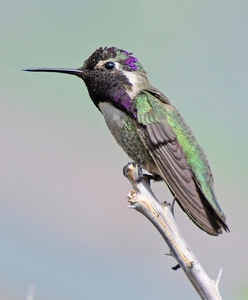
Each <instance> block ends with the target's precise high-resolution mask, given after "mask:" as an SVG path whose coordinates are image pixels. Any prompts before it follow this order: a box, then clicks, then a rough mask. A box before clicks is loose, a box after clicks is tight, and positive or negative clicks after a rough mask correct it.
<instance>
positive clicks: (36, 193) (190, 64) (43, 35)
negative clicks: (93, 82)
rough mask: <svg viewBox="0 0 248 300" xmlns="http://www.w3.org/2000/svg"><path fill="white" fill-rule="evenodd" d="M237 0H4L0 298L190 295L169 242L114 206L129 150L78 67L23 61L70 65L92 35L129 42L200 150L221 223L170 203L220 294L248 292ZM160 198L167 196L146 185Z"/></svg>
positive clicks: (92, 41)
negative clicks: (206, 224)
mask: <svg viewBox="0 0 248 300" xmlns="http://www.w3.org/2000/svg"><path fill="white" fill-rule="evenodd" d="M247 13H248V4H247V3H246V2H245V1H227V0H225V1H224V0H220V1H215V2H213V1H193V0H189V1H168V0H155V1H151V0H150V1H145V0H142V1H141V0H137V1H129V0H127V1H113V0H110V1H96V0H90V1H76V0H72V1H46V0H43V1H41V0H35V1H28V0H23V1H17V0H10V1H2V2H1V12H0V15H1V18H0V37H1V46H0V57H1V59H0V64H1V66H0V72H1V75H0V78H1V98H0V99H1V100H0V108H1V109H0V114H1V116H0V135H1V146H0V147H1V156H0V165H1V173H0V176H1V178H0V241H1V242H0V298H1V300H4V299H8V300H12V299H13V300H14V299H26V297H27V294H28V289H29V287H30V286H34V287H35V296H34V299H35V300H40V299H46V300H56V299H59V300H66V299H89V300H95V299H108V300H111V299H120V300H122V299H123V300H124V299H144V300H145V299H176V300H177V299H178V300H179V299H198V295H197V294H196V292H195V291H194V289H193V288H192V286H191V285H190V283H189V282H188V280H187V279H186V277H185V275H184V274H183V272H182V271H181V270H178V271H176V272H174V271H172V270H171V267H173V266H174V265H175V264H176V262H175V260H174V259H172V258H170V257H168V256H165V253H168V247H167V245H166V244H165V243H164V242H163V240H162V239H161V237H160V235H159V234H158V233H157V232H156V230H155V228H153V227H152V225H151V224H150V223H149V222H148V221H147V220H146V219H145V218H144V217H143V216H141V215H140V214H138V213H137V212H135V211H133V210H128V209H125V206H127V204H128V203H127V199H126V195H127V194H128V192H129V191H130V190H131V186H130V184H129V183H128V181H127V180H126V179H125V178H124V177H123V175H122V167H123V166H124V165H125V164H126V163H127V162H128V161H129V160H130V159H129V158H127V157H126V155H125V154H124V153H123V152H122V150H121V149H120V148H119V147H118V146H117V145H116V143H115V141H114V139H113V138H112V137H111V135H110V133H109V132H108V129H107V128H106V126H105V124H104V120H103V118H102V116H101V114H100V113H99V112H98V110H97V109H96V108H95V107H94V105H93V104H92V102H91V100H90V98H89V96H88V94H87V90H86V88H85V86H84V84H83V82H82V81H80V80H79V79H77V78H74V77H73V76H66V75H60V74H44V73H43V74H41V73H40V74H30V73H24V72H22V71H21V69H22V68H25V67H79V66H81V65H82V63H83V61H84V60H85V59H86V58H87V57H88V56H89V55H90V54H91V53H92V52H93V51H94V50H95V49H96V48H98V47H100V46H103V47H104V46H113V45H115V46H117V47H120V48H123V49H126V50H128V51H132V52H134V53H135V56H137V57H138V58H139V60H140V61H141V63H142V64H143V65H144V67H145V69H146V70H147V71H148V73H149V78H150V80H151V82H152V83H153V84H154V86H156V87H158V88H159V89H160V90H161V91H163V93H165V94H166V95H167V96H168V97H169V98H170V99H171V101H172V102H173V104H175V105H176V106H177V108H178V109H179V110H180V112H181V113H182V114H183V116H184V117H185V119H186V120H187V122H188V123H189V124H190V126H191V127H192V129H193V131H194V132H195V134H196V136H197V137H198V139H199V140H200V142H201V144H202V145H203V147H204V149H205V150H206V152H207V154H208V157H209V160H210V162H211V166H212V169H213V172H214V176H215V189H216V193H217V196H218V199H219V202H220V204H221V206H222V208H223V210H224V212H225V214H226V216H227V220H228V225H229V226H230V229H231V233H230V234H226V233H225V234H223V235H222V236H220V237H218V238H214V237H210V236H208V235H206V234H205V233H204V232H202V231H200V230H199V229H198V228H196V227H195V226H194V225H193V224H192V222H190V221H189V219H188V218H187V216H186V215H185V214H183V213H182V212H181V210H180V209H178V207H176V219H177V222H178V224H179V226H180V228H181V230H182V233H183V235H184V236H185V238H186V240H187V242H188V244H189V245H190V247H191V248H192V250H193V251H194V253H195V255H196V256H197V258H198V259H199V261H200V262H201V263H202V265H203V267H204V268H205V270H206V272H207V273H208V274H209V276H210V277H211V278H213V279H215V278H216V277H217V274H218V272H219V269H220V268H221V266H223V268H224V270H223V275H222V278H221V282H220V292H221V294H222V296H223V299H227V300H233V299H242V300H243V299H248V291H247V282H248V270H247V267H248V258H247V251H248V249H247V248H248V233H247V229H248V225H247V223H248V222H247V208H248V202H247V194H248V184H247V169H248V163H247V156H246V155H247V152H248V141H247V134H248V118H247V110H248V101H247V95H248V88H247V79H248V69H247V62H248V47H247V46H248V39H247V28H248V21H247ZM154 189H155V192H156V194H157V195H158V196H159V198H160V199H161V201H163V200H166V199H167V200H170V199H171V196H170V194H169V193H168V191H167V188H166V187H165V185H164V184H162V183H161V184H156V185H154Z"/></svg>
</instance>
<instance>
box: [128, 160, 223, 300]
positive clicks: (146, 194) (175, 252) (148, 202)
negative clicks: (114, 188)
mask: <svg viewBox="0 0 248 300" xmlns="http://www.w3.org/2000/svg"><path fill="white" fill-rule="evenodd" d="M123 173H124V176H126V177H127V178H128V179H129V181H130V182H131V184H132V187H133V190H132V191H131V192H130V193H129V195H128V201H129V203H130V207H132V208H134V209H135V210H137V211H139V212H140V213H142V214H143V215H144V216H145V217H147V218H148V219H149V221H150V222H151V223H152V224H153V225H154V226H155V227H156V228H157V230H158V231H159V232H160V234H161V235H162V237H163V238H164V240H165V241H166V243H167V245H168V246H169V249H170V253H171V255H172V256H173V257H174V258H175V259H176V260H177V262H178V264H179V265H180V267H181V268H182V269H183V271H184V272H185V274H186V276H187V277H188V279H189V280H190V282H191V283H192V285H193V286H194V288H195V289H196V291H197V292H198V294H199V295H200V297H201V299H205V300H221V299H222V298H221V296H220V294H219V290H218V283H219V279H220V275H221V274H219V276H218V278H217V280H216V282H215V281H214V280H212V279H210V278H209V277H208V275H207V274H206V272H205V271H204V269H203V268H202V267H201V265H200V263H199V262H198V261H197V259H196V257H195V256H194V254H193V252H192V251H191V250H190V248H189V246H188V245H187V244H186V242H185V240H184V239H183V237H182V235H181V234H180V232H179V228H178V226H177V224H176V222H175V219H174V216H173V213H172V211H173V206H171V204H169V203H166V202H165V203H160V202H159V201H158V200H157V199H156V197H155V195H154V193H153V192H152V190H151V188H150V186H149V185H148V184H147V181H146V180H145V179H144V177H143V174H142V170H141V168H140V166H139V165H138V164H136V163H129V164H128V165H127V166H125V167H124V169H123ZM176 267H177V266H176Z"/></svg>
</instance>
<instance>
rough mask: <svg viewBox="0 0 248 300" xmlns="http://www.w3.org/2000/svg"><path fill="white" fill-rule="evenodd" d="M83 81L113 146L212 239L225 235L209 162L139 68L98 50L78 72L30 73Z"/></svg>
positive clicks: (115, 51)
mask: <svg viewBox="0 0 248 300" xmlns="http://www.w3.org/2000/svg"><path fill="white" fill-rule="evenodd" d="M24 71H31V72H57V73H65V74H71V75H75V76H77V77H79V78H81V79H82V80H83V81H84V83H85V85H86V87H87V89H88V93H89V96H90V98H91V100H92V101H93V103H94V104H95V106H96V107H97V108H98V110H99V111H100V112H101V113H102V115H103V117H104V119H105V122H106V124H107V127H108V128H109V130H110V132H111V133H112V135H113V136H114V138H115V140H116V142H117V143H118V144H119V145H120V146H121V147H122V148H123V150H124V151H125V152H126V154H127V155H128V156H129V157H130V158H131V159H132V160H134V161H135V162H137V163H140V164H141V165H142V167H143V168H144V169H145V170H147V171H148V172H149V173H150V174H152V175H151V176H152V177H153V179H154V180H155V181H159V180H163V181H165V183H166V184H167V186H168V188H169V190H170V191H171V193H172V195H173V197H174V199H175V200H176V201H177V203H178V204H179V206H180V207H181V208H182V210H183V211H184V212H185V213H186V214H187V215H188V216H189V218H190V219H191V220H192V221H193V222H194V223H195V224H196V225H197V226H198V227H199V228H200V229H202V230H203V231H205V232H206V233H208V234H210V235H219V234H221V233H222V231H223V230H222V229H224V230H225V231H227V232H228V231H229V228H228V226H227V224H226V217H225V215H224V213H223V211H222V209H221V207H220V205H219V204H218V202H217V199H216V196H215V192H214V187H213V183H214V180H213V175H212V172H211V169H210V166H209V163H208V159H207V157H206V155H205V152H204V151H203V149H202V147H201V146H200V144H199V143H198V141H197V139H196V138H195V136H194V134H193V132H192V130H191V129H190V127H189V126H188V125H187V123H186V122H185V121H184V119H183V117H182V116H181V114H180V113H179V111H178V110H177V109H176V108H175V106H173V105H172V104H171V102H170V100H169V99H168V98H167V97H166V96H165V95H164V94H163V93H161V92H160V91H159V90H158V89H157V88H155V87H153V85H152V84H151V83H150V81H149V79H148V77H147V73H146V71H145V70H144V68H143V66H142V64H141V63H140V62H139V60H138V59H137V58H136V57H135V56H134V55H133V53H131V52H128V51H126V50H123V49H119V48H117V47H105V48H102V47H100V48H99V49H97V50H95V51H94V52H93V53H92V54H91V55H90V57H89V58H88V59H86V60H85V62H84V64H83V66H82V67H80V68H77V69H70V68H28V69H24Z"/></svg>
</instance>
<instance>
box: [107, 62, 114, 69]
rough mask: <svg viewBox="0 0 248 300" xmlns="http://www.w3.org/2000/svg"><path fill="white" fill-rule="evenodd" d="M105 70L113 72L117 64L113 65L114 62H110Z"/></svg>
mask: <svg viewBox="0 0 248 300" xmlns="http://www.w3.org/2000/svg"><path fill="white" fill-rule="evenodd" d="M105 68H106V69H107V70H113V69H114V68H115V63H113V62H112V61H108V62H107V63H106V64H105Z"/></svg>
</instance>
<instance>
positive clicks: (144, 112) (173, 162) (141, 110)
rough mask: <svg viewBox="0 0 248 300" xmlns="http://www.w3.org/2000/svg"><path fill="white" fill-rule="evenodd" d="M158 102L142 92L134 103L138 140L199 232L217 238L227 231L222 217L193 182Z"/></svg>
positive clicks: (185, 158)
mask: <svg viewBox="0 0 248 300" xmlns="http://www.w3.org/2000/svg"><path fill="white" fill-rule="evenodd" d="M160 97H161V95H160ZM160 100H161V99H157V98H156V97H155V96H154V91H153V95H151V94H149V93H148V92H147V91H145V92H143V93H141V94H139V96H138V97H137V98H136V99H135V101H136V107H137V116H138V121H139V123H138V124H137V132H138V134H139V136H140V139H141V140H142V142H143V143H144V145H145V146H146V148H147V149H148V150H149V152H150V154H151V156H152V157H153V159H154V162H155V163H156V165H157V167H158V169H159V170H160V175H161V176H162V178H163V179H164V180H165V181H166V183H167V184H168V186H169V188H170V190H171V191H172V193H173V195H174V196H175V198H176V200H177V201H178V203H179V205H180V206H181V207H182V209H183V210H184V211H185V212H186V213H187V214H188V216H189V217H190V218H191V219H192V220H193V222H194V223H195V224H196V225H197V226H199V227H200V228H201V229H203V230H205V231H206V232H208V233H209V234H212V235H218V234H219V233H221V232H222V229H221V228H224V229H225V230H228V227H227V225H226V223H225V217H224V214H223V215H220V214H219V212H218V211H215V209H214V207H212V206H211V205H210V204H209V201H207V199H206V197H205V196H204V193H203V191H202V190H201V186H199V183H197V182H196V180H195V177H196V176H195V174H194V172H193V171H192V169H191V168H190V166H189V163H188V161H187V157H186V155H185V153H184V151H183V148H182V146H181V145H180V143H179V141H178V138H177V136H176V133H175V132H174V131H173V129H172V127H171V126H170V125H169V123H168V121H167V112H166V109H165V107H164V106H163V104H161V101H160ZM144 102H145V104H144ZM165 102H166V101H165Z"/></svg>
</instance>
